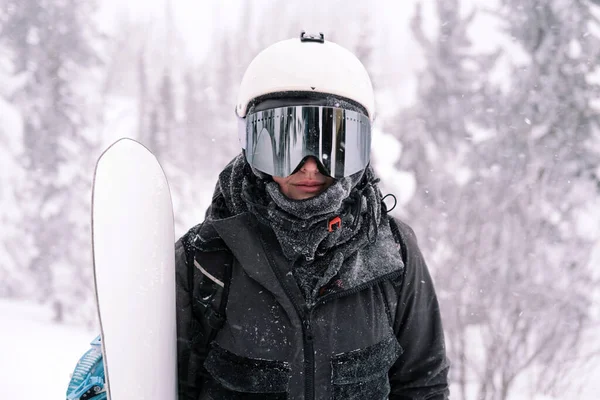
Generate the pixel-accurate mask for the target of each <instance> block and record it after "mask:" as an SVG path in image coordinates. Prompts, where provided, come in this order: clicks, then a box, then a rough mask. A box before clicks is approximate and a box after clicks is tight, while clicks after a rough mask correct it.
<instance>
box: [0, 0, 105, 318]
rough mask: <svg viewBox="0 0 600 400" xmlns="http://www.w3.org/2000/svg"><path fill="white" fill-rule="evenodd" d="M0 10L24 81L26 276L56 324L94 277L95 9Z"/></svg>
mask: <svg viewBox="0 0 600 400" xmlns="http://www.w3.org/2000/svg"><path fill="white" fill-rule="evenodd" d="M0 9H2V10H3V12H2V13H1V14H0V26H1V27H2V32H1V36H0V41H1V43H2V44H3V45H4V46H6V48H7V49H8V50H9V52H10V58H11V61H12V64H13V65H14V70H13V72H14V74H15V75H20V76H23V77H24V84H23V86H22V90H21V91H20V92H19V93H18V95H15V96H13V103H14V104H15V105H16V107H17V108H18V109H19V111H20V112H21V114H22V115H23V117H24V123H23V135H22V140H23V147H22V149H23V153H22V155H21V158H20V159H21V161H22V162H23V166H24V168H25V170H26V174H25V177H24V179H23V181H22V182H20V185H19V187H18V194H19V199H18V204H19V206H20V209H21V210H22V211H23V212H24V214H25V216H24V218H23V220H22V221H21V223H20V226H21V227H22V229H24V231H25V232H26V234H27V236H28V237H29V238H30V239H31V243H30V244H31V246H32V248H31V249H29V250H30V252H29V254H30V257H31V258H30V259H29V260H28V270H29V271H30V272H31V278H32V279H34V280H35V282H36V283H37V285H36V297H37V298H38V300H40V301H43V302H47V303H51V304H53V307H54V310H55V319H56V320H62V319H63V316H64V312H65V306H66V304H67V302H68V300H66V297H71V298H70V301H71V303H72V302H73V301H72V300H73V298H72V297H73V296H75V297H77V296H79V295H80V293H79V292H80V291H83V290H85V288H84V287H83V286H78V285H81V284H82V281H83V280H84V278H83V275H84V274H82V273H81V271H91V265H90V261H91V257H90V256H91V254H90V252H89V248H88V247H87V246H85V245H84V244H87V243H88V242H89V228H88V225H89V213H88V212H86V209H87V208H86V203H87V202H88V201H89V200H88V196H89V192H88V189H89V177H90V173H91V171H92V169H91V165H90V162H89V161H90V160H89V159H88V155H89V154H90V152H91V150H92V149H93V146H94V142H93V140H92V139H91V138H90V136H89V132H87V131H86V128H87V125H88V122H89V118H90V114H89V113H88V110H87V109H86V108H85V106H84V105H85V104H86V102H87V101H86V100H87V99H86V98H85V97H84V95H83V93H84V85H85V84H86V82H85V81H84V80H83V79H82V78H83V77H85V76H86V74H84V72H85V71H86V70H85V69H86V68H90V67H92V66H94V65H95V64H96V63H97V62H98V60H97V58H96V56H95V52H94V49H93V40H94V37H95V32H94V31H93V26H94V24H93V20H92V12H93V5H92V2H89V1H80V0H65V1H61V2H51V1H37V0H24V1H21V0H19V1H15V0H1V1H0ZM87 72H88V73H92V74H93V72H91V71H90V70H87ZM87 82H90V80H88V81H87ZM85 89H87V87H85ZM86 133H87V134H88V135H87V136H86ZM58 275H61V279H58V278H57V277H58ZM65 275H67V276H69V277H70V278H71V279H70V280H65V279H64V276H65ZM88 276H89V275H88ZM79 278H81V279H79ZM88 287H89V286H88ZM67 293H68V294H67Z"/></svg>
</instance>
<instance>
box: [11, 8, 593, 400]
mask: <svg viewBox="0 0 600 400" xmlns="http://www.w3.org/2000/svg"><path fill="white" fill-rule="evenodd" d="M597 3H600V1H599V2H595V1H592V0H493V1H492V0H480V1H476V0H462V1H461V0H421V1H418V0H411V1H389V2H383V1H379V2H373V4H368V5H367V2H359V1H355V2H348V1H341V0H340V1H327V2H324V1H303V2H298V4H296V2H289V1H283V0H268V1H261V2H258V1H254V2H252V1H249V0H246V1H242V0H240V1H223V2H216V1H214V2H209V1H206V2H192V1H187V0H176V1H175V0H155V1H147V2H127V5H119V3H118V2H117V1H116V0H104V1H100V0H98V1H97V2H96V3H94V1H93V0H0V226H1V229H0V298H2V299H5V300H6V299H9V300H7V301H10V302H15V303H16V302H20V301H28V302H32V301H33V302H36V303H39V304H40V305H41V306H42V307H44V308H45V309H48V310H49V311H50V313H51V320H52V321H53V324H59V325H67V324H69V326H72V325H73V326H83V327H87V328H89V329H92V330H93V329H95V328H96V314H95V310H94V306H93V296H92V277H91V271H92V267H91V265H92V264H91V263H92V260H91V246H90V245H91V240H90V202H91V181H92V176H93V169H94V164H95V161H96V159H97V157H98V156H99V154H100V153H101V152H102V150H103V149H105V148H106V147H107V146H108V145H109V144H110V143H112V142H113V141H114V140H116V139H117V138H119V137H123V136H128V137H133V138H136V139H138V140H140V141H141V142H143V143H144V144H146V145H147V146H148V147H150V148H151V149H152V150H153V151H154V152H155V154H156V155H157V157H158V158H159V160H160V161H161V162H162V164H163V166H164V167H165V169H166V172H167V175H168V178H169V181H170V184H171V190H172V195H173V199H174V206H175V215H176V234H177V235H181V234H182V233H184V232H185V231H186V230H187V229H188V228H190V227H191V226H193V225H195V224H196V223H198V222H200V221H201V220H202V219H203V217H204V210H205V208H206V206H207V205H208V202H209V200H210V197H211V195H212V191H213V188H214V184H215V182H216V178H217V174H218V172H219V171H220V170H221V168H222V167H223V166H224V165H225V164H226V163H227V162H228V161H229V160H230V159H231V158H232V157H233V156H235V155H236V154H237V153H238V152H239V146H238V142H237V136H236V132H237V131H236V129H237V128H236V123H237V122H236V119H235V117H234V111H233V110H234V105H235V97H236V94H237V91H236V90H237V85H238V84H239V82H240V80H241V77H242V74H243V72H244V69H245V67H246V66H247V65H248V63H249V62H250V60H251V59H252V58H253V57H254V56H255V55H256V54H257V53H258V52H259V51H260V50H261V49H263V48H264V47H266V46H268V45H269V44H271V43H274V42H276V41H278V40H283V39H287V38H290V37H297V36H298V35H299V33H300V31H301V30H307V31H309V32H319V31H321V32H323V33H325V37H326V38H327V39H330V40H332V41H335V42H337V43H339V44H341V45H343V46H345V47H347V48H349V49H351V50H352V51H354V52H355V53H356V54H357V55H358V56H359V57H360V59H361V60H362V61H363V62H364V64H365V65H366V67H367V69H368V70H369V72H370V73H371V76H372V78H373V82H374V85H375V89H376V92H377V107H378V115H377V121H376V127H375V129H376V132H375V137H374V148H373V158H372V162H373V165H374V166H375V168H376V170H377V172H378V174H379V175H380V177H381V178H382V189H383V191H384V194H385V193H394V194H395V195H396V197H397V198H398V200H399V205H398V207H396V209H395V210H394V212H393V213H394V214H395V215H396V216H397V217H399V218H401V219H403V220H405V221H406V222H408V223H409V224H410V225H411V226H412V227H413V228H414V229H415V231H416V233H417V236H418V238H419V243H420V246H421V247H422V250H423V253H424V254H425V257H426V259H427V261H428V264H429V267H430V269H431V271H432V274H433V276H434V280H435V283H436V287H437V290H438V294H439V297H440V302H441V305H442V308H443V314H444V315H443V316H444V323H445V329H446V335H447V344H448V352H449V356H450V358H451V361H452V363H453V368H452V371H451V377H452V382H453V387H452V389H453V390H452V398H453V399H461V400H467V399H469V400H470V399H480V400H506V399H529V398H532V399H533V398H535V399H566V398H583V396H584V395H583V394H582V393H585V392H586V390H587V389H586V388H589V386H590V385H591V384H596V385H597V383H596V382H593V380H594V379H593V377H592V375H593V373H592V372H590V371H593V370H594V369H593V368H596V371H598V370H599V369H598V368H597V367H594V366H597V365H598V363H599V359H598V354H599V351H600V339H598V330H599V323H600V291H599V289H598V279H599V278H600V269H599V268H598V266H599V264H600V196H599V195H600V162H599V161H600V120H599V117H600V114H599V110H600V70H599V69H598V65H599V63H598V62H599V60H600V58H599V57H600V4H597ZM11 315H12V314H11ZM10 323H11V320H10V318H8V319H7V318H5V319H4V320H2V324H10ZM90 339H91V338H90ZM84 350H85V348H82V349H81V351H82V352H83V351H84ZM25 351H26V350H25ZM65 378H67V377H65ZM597 378H598V376H596V380H597ZM65 388H66V383H65ZM579 389H581V391H579ZM567 393H568V395H567ZM594 393H595V395H597V391H595V392H594ZM579 396H582V397H579ZM26 398H29V397H26ZM590 398H591V397H590Z"/></svg>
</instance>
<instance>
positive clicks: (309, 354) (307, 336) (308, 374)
mask: <svg viewBox="0 0 600 400" xmlns="http://www.w3.org/2000/svg"><path fill="white" fill-rule="evenodd" d="M261 242H262V245H263V247H264V248H265V253H266V255H267V259H268V260H269V263H270V264H271V269H272V270H273V271H274V272H275V276H276V277H277V280H278V281H279V284H280V285H281V287H282V288H283V291H284V292H285V295H286V296H287V297H288V299H290V302H291V303H292V306H293V307H294V309H295V310H296V314H298V318H299V319H300V322H301V323H302V338H303V342H304V343H303V344H304V376H305V379H304V394H305V396H304V399H305V400H314V398H315V387H314V386H315V385H314V381H315V350H314V337H313V332H312V326H311V315H312V309H309V308H308V306H306V305H304V308H303V307H302V305H300V304H298V302H297V301H296V298H295V297H294V296H292V294H291V293H290V291H289V288H288V286H287V285H286V284H285V281H284V279H283V276H282V274H281V271H280V270H279V268H277V266H276V264H275V262H274V261H273V259H272V258H271V253H270V248H269V247H270V246H269V245H268V244H267V243H266V241H265V240H261Z"/></svg>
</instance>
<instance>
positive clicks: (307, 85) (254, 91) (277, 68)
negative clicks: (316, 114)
mask: <svg viewBox="0 0 600 400" xmlns="http://www.w3.org/2000/svg"><path fill="white" fill-rule="evenodd" d="M279 92H306V93H323V94H330V95H334V96H340V97H343V98H347V99H350V100H353V101H355V102H356V103H358V104H360V105H361V106H363V107H364V108H365V109H366V111H367V113H368V115H367V116H368V118H369V119H370V120H371V121H373V119H374V115H375V97H374V94H373V85H372V84H371V79H370V78H369V74H368V73H367V70H366V69H365V67H364V66H363V64H362V63H361V62H360V60H359V59H358V58H357V57H356V56H355V55H354V54H352V53H351V52H350V51H348V50H346V49H345V48H343V47H341V46H339V45H337V44H335V43H332V42H329V41H325V39H324V37H323V34H322V33H321V34H320V35H319V36H311V35H305V33H304V32H302V34H301V36H300V38H298V39H289V40H284V41H281V42H278V43H275V44H273V45H271V46H269V47H267V48H266V49H265V50H263V51H262V52H261V53H260V54H258V55H257V56H256V57H255V58H254V60H252V62H251V63H250V65H249V66H248V69H247V70H246V72H245V74H244V77H243V79H242V83H241V85H240V91H239V95H238V101H237V106H236V113H237V115H238V117H240V118H245V117H246V114H247V112H248V105H249V103H250V102H251V101H252V100H254V99H256V98H258V97H260V96H264V95H268V94H271V93H279Z"/></svg>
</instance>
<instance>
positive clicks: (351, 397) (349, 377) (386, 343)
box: [331, 336, 403, 400]
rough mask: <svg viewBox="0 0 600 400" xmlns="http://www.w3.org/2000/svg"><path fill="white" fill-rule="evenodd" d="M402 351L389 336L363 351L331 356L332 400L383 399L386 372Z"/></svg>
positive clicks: (387, 391) (385, 392)
mask: <svg viewBox="0 0 600 400" xmlns="http://www.w3.org/2000/svg"><path fill="white" fill-rule="evenodd" d="M402 351H403V350H402V347H401V346H400V344H399V343H398V340H397V339H396V338H395V337H394V336H391V337H390V338H389V339H386V340H383V341H381V342H379V343H377V344H374V345H372V346H369V347H367V348H365V349H360V350H354V351H350V352H347V353H341V354H337V355H335V356H334V357H333V358H332V360H331V375H332V377H331V382H332V385H333V387H332V399H333V400H340V399H344V400H358V399H369V400H380V399H387V398H388V396H389V394H390V383H389V379H388V371H389V370H390V368H391V367H392V365H393V364H394V362H395V361H396V360H397V359H398V357H400V355H401V354H402Z"/></svg>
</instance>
